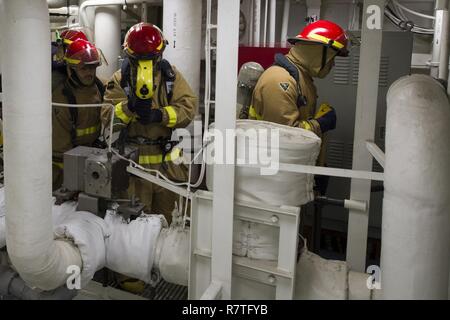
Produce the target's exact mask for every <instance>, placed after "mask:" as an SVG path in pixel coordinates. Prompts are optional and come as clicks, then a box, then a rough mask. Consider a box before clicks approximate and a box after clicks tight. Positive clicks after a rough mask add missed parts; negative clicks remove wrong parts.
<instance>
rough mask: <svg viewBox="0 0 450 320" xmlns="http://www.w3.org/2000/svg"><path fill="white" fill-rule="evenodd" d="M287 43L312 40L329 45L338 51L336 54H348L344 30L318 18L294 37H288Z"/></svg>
mask: <svg viewBox="0 0 450 320" xmlns="http://www.w3.org/2000/svg"><path fill="white" fill-rule="evenodd" d="M288 41H289V43H291V44H296V43H297V42H300V41H303V42H313V43H319V44H324V45H327V46H330V47H331V48H333V49H335V50H337V51H338V56H344V57H345V56H347V55H348V48H347V46H348V37H347V34H346V33H345V31H344V30H343V29H342V28H341V27H340V26H339V25H337V24H336V23H334V22H331V21H328V20H318V21H316V22H313V23H311V24H309V25H307V26H306V27H305V28H304V29H303V30H302V31H301V32H300V33H299V34H298V35H297V36H295V38H289V39H288Z"/></svg>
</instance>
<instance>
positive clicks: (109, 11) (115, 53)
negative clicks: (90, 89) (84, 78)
mask: <svg viewBox="0 0 450 320" xmlns="http://www.w3.org/2000/svg"><path fill="white" fill-rule="evenodd" d="M120 11H121V8H120V7H119V6H117V5H116V6H105V7H97V8H96V10H95V45H96V47H97V48H99V49H100V50H101V51H102V53H103V54H104V56H105V58H106V60H107V61H108V64H106V63H103V64H102V65H101V66H100V67H98V68H97V76H98V77H99V78H100V79H105V80H107V79H109V78H110V77H111V76H112V75H113V73H114V72H116V71H117V70H118V69H119V56H120V51H121V43H120Z"/></svg>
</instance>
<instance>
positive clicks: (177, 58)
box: [163, 0, 202, 96]
mask: <svg viewBox="0 0 450 320" xmlns="http://www.w3.org/2000/svg"><path fill="white" fill-rule="evenodd" d="M163 33H164V37H165V38H166V39H167V40H168V41H169V45H168V46H167V47H166V50H165V51H164V55H163V56H164V58H165V59H167V60H168V61H169V62H170V63H171V64H173V65H175V67H176V68H177V69H178V70H180V71H181V73H182V74H183V76H184V77H185V78H186V81H187V82H188V83H189V85H190V87H191V88H192V90H193V91H194V93H195V94H196V95H197V96H198V95H199V94H200V57H201V48H202V0H164V2H163Z"/></svg>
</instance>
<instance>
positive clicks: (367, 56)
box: [347, 0, 385, 272]
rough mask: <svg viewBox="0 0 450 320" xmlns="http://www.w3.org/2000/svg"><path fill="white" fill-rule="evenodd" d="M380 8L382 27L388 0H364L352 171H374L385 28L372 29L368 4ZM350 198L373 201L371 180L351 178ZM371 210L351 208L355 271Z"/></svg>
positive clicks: (361, 266) (360, 266)
mask: <svg viewBox="0 0 450 320" xmlns="http://www.w3.org/2000/svg"><path fill="white" fill-rule="evenodd" d="M372 5H375V6H377V7H379V8H380V9H381V12H380V25H381V26H383V17H384V12H383V10H384V5H385V0H364V11H363V12H364V16H363V23H362V33H361V51H360V57H361V58H360V61H359V81H358V91H357V96H356V113H355V121H356V122H355V133H354V143H353V167H352V169H353V170H364V171H371V170H372V163H373V158H372V155H371V154H370V153H369V152H368V151H367V148H366V141H373V140H374V137H375V121H376V118H377V117H376V114H377V105H378V103H377V101H378V75H379V73H380V60H381V45H382V40H383V30H382V28H379V29H377V28H369V26H368V23H366V21H370V12H371V11H370V10H369V11H367V9H368V7H369V6H372ZM350 199H358V200H360V201H366V202H367V203H370V181H366V180H358V179H352V181H351V193H350ZM368 226H369V210H367V211H366V212H361V211H358V210H350V211H349V218H348V240H347V262H348V263H349V265H350V267H351V269H352V270H355V271H359V272H364V271H365V266H366V250H367V233H368Z"/></svg>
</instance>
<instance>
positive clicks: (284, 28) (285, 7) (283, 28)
mask: <svg viewBox="0 0 450 320" xmlns="http://www.w3.org/2000/svg"><path fill="white" fill-rule="evenodd" d="M290 5H291V1H290V0H284V4H283V20H282V24H281V37H280V42H281V45H282V46H283V47H285V46H286V45H287V38H288V35H287V33H288V25H289V9H290Z"/></svg>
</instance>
